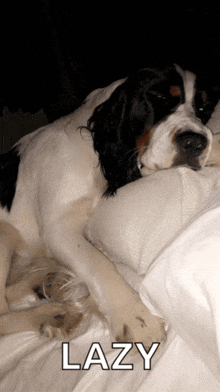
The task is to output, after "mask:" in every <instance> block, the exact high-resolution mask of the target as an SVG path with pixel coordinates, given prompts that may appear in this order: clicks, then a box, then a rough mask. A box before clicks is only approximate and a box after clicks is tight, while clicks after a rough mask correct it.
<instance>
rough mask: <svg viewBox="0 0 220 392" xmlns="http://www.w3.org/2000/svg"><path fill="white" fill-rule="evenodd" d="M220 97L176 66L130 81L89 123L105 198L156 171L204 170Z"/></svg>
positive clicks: (144, 72)
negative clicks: (182, 167) (210, 123)
mask: <svg viewBox="0 0 220 392" xmlns="http://www.w3.org/2000/svg"><path fill="white" fill-rule="evenodd" d="M218 99H219V94H218V91H215V89H214V88H211V87H209V86H207V85H202V83H201V81H200V80H199V79H198V78H196V76H195V75H194V74H193V73H191V72H189V71H183V70H182V69H181V68H180V67H178V66H174V67H171V68H167V69H165V70H163V71H159V70H154V69H142V70H139V71H138V72H137V73H136V74H135V75H132V76H130V77H128V78H127V79H126V80H125V81H124V83H122V84H121V85H120V86H118V87H117V88H116V89H115V91H114V92H113V93H112V95H111V96H110V98H109V99H108V100H107V101H105V102H104V103H102V104H101V105H99V106H98V107H97V108H96V109H95V111H94V113H93V115H92V117H91V118H90V119H89V122H88V127H89V129H90V130H91V132H92V133H93V138H94V148H95V150H96V151H97V152H98V153H99V159H100V165H101V168H102V170H103V173H104V175H105V177H106V179H107V181H108V188H107V191H106V194H113V193H114V192H115V191H116V190H117V189H118V188H119V187H121V186H123V185H125V184H126V183H128V182H131V181H134V180H136V179H137V178H139V177H141V176H143V175H147V174H149V173H151V172H153V171H156V170H159V169H167V168H170V167H172V166H177V165H186V166H188V167H190V168H192V169H193V170H198V169H200V168H202V167H203V166H205V164H206V161H207V159H208V156H209V153H210V150H211V144H212V133H211V131H210V130H209V128H207V127H206V126H205V124H206V122H207V121H208V120H209V118H210V117H211V114H212V112H213V110H214V108H215V106H216V104H217V102H218Z"/></svg>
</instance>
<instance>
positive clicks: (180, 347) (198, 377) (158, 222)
mask: <svg viewBox="0 0 220 392" xmlns="http://www.w3.org/2000/svg"><path fill="white" fill-rule="evenodd" d="M149 185H151V186H149ZM126 187H127V188H126ZM126 187H124V188H122V189H121V190H120V191H119V194H118V196H117V198H115V199H108V200H107V201H103V205H101V206H100V209H99V210H98V213H97V214H96V216H94V217H93V220H92V223H91V222H90V224H89V230H88V232H90V236H91V237H93V238H91V239H92V240H93V241H94V242H95V243H98V245H99V247H102V248H103V249H105V252H107V253H111V254H110V257H111V258H114V259H115V261H116V262H117V263H118V264H117V265H118V266H121V267H119V268H121V272H122V273H123V274H124V275H125V277H126V278H127V279H128V281H129V282H130V283H131V284H132V285H133V286H135V287H136V289H137V288H139V291H140V295H141V298H142V300H143V302H144V303H145V304H146V305H147V306H148V307H149V308H150V309H151V311H152V312H154V313H155V314H159V315H161V316H163V317H164V319H165V321H166V323H167V327H168V338H167V341H166V343H164V344H162V345H161V346H160V347H159V349H158V350H157V352H156V354H155V355H154V357H153V359H152V363H151V370H143V359H142V357H141V356H140V355H139V354H137V355H136V356H135V357H134V358H132V359H130V358H129V357H126V358H125V360H124V362H125V363H133V365H134V368H133V370H120V371H119V370H102V368H101V366H100V365H92V366H91V368H90V370H79V371H76V370H62V350H61V343H60V342H57V341H55V340H48V339H47V338H42V337H41V338H39V336H38V335H37V334H35V333H33V332H26V333H20V334H14V335H10V336H5V337H4V338H1V340H0V372H1V373H0V391H2V392H3V391H6V390H7V391H15V392H24V391H28V392H32V391H33V392H37V391H40V392H44V391H45V392H48V391H51V392H52V391H53V392H61V391H65V392H68V391H74V392H83V391H90V392H91V391H96V392H102V391H103V392H108V391H114V392H116V391H118V392H119V391H120V392H123V391H125V392H128V391H129V392H134V391H138V392H142V391H151V392H159V391H160V392H174V391H175V392H176V391H177V390H178V392H182V391H184V392H185V391H187V392H188V391H192V390H193V391H195V392H197V391H198V392H203V391H204V392H207V391H212V392H215V391H219V390H220V377H219V374H220V372H219V370H220V369H219V365H220V361H219V358H220V352H219V344H220V293H219V281H220V241H219V239H220V189H219V188H220V169H213V168H206V169H204V170H202V171H200V172H197V173H195V172H193V171H191V170H189V169H185V168H178V169H170V170H167V171H164V172H158V173H156V174H154V175H152V176H151V177H148V178H144V179H141V180H139V181H137V182H136V184H134V183H133V184H129V185H127V186H126ZM153 189H154V190H153ZM150 193H151V198H149V196H150ZM162 193H163V195H162ZM134 195H135V197H133V196H134ZM161 196H162V197H161ZM164 197H165V200H164ZM207 200H208V201H207ZM206 201H207V202H206ZM202 203H205V205H204V206H203V207H202V209H201V206H202ZM200 209H201V211H200ZM113 211H114V214H115V215H114V214H113ZM126 211H127V212H126ZM152 211H154V212H153V215H152ZM119 212H120V214H119ZM195 214H196V217H194V216H195ZM106 217H108V219H107V218H106ZM190 217H191V219H192V222H190V223H188V224H187V221H188V220H189V219H190ZM104 218H106V219H104ZM101 222H102V224H101ZM103 222H105V223H103ZM138 222H139V225H138ZM127 224H128V226H129V229H128V230H127V229H126V230H125V232H126V233H125V234H126V235H123V233H122V231H123V226H124V228H125V227H127V226H126V225H127ZM185 224H186V227H185V229H183V228H182V227H183V226H184V225H185ZM140 227H141V229H140ZM179 230H180V234H178V235H177V233H179ZM110 234H111V235H110ZM175 236H176V239H174V241H171V243H170V244H168V243H169V241H170V240H171V239H173V237H175ZM155 242H156V246H155ZM162 248H164V251H161V253H160V254H159V255H158V254H157V253H158V251H160V250H161V249H162ZM126 260H127V261H128V264H129V268H127V267H126V266H125V264H124V263H125V261H126ZM135 269H136V270H137V271H138V273H139V275H138V274H137V273H136V272H135ZM140 274H141V275H140ZM93 342H99V343H100V344H101V347H102V349H103V351H104V353H105V355H106V359H107V361H108V364H109V365H110V364H111V362H112V361H113V360H114V359H115V358H116V354H117V350H112V349H111V342H110V340H109V333H108V330H107V329H106V327H104V326H103V325H102V324H101V322H100V321H98V320H97V319H95V318H94V320H93V322H92V324H91V326H90V328H89V329H88V331H87V333H86V334H84V335H83V336H80V337H78V338H77V339H75V340H73V341H72V342H71V344H70V358H69V363H72V364H77V363H81V364H82V365H83V363H84V361H85V358H86V356H87V353H88V351H89V348H90V346H91V344H92V343H93Z"/></svg>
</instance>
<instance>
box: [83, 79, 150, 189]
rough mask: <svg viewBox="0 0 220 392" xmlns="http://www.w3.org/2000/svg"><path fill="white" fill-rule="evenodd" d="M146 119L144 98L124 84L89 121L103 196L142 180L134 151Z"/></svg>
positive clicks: (99, 107) (98, 108)
mask: <svg viewBox="0 0 220 392" xmlns="http://www.w3.org/2000/svg"><path fill="white" fill-rule="evenodd" d="M136 87H137V86H136ZM147 115H148V113H147V105H146V102H145V99H144V97H141V96H140V94H137V92H136V91H134V90H133V89H132V86H131V85H130V83H129V81H125V82H124V83H123V84H122V85H120V86H119V87H117V89H116V90H115V91H114V92H113V93H112V95H111V97H110V98H109V99H108V100H107V101H105V102H104V103H102V104H101V105H99V106H98V107H97V108H96V109H95V111H94V113H93V115H92V117H91V118H90V119H89V121H88V128H89V130H90V131H91V132H92V134H93V140H94V149H95V150H96V151H97V152H98V154H99V160H100V165H101V168H102V171H103V174H104V176H105V178H106V180H107V181H108V187H107V190H106V192H105V195H112V194H114V193H115V192H116V190H117V189H118V188H120V187H121V186H123V185H125V184H127V183H129V182H131V181H134V180H136V179H138V178H140V177H141V175H140V171H139V169H138V167H137V150H136V148H135V147H136V140H137V139H138V137H140V136H141V135H142V134H143V131H144V123H145V121H146V117H147Z"/></svg>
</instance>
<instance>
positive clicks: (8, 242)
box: [0, 221, 22, 314]
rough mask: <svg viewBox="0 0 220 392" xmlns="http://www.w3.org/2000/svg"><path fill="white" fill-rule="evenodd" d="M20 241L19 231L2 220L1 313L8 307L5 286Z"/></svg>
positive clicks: (0, 234)
mask: <svg viewBox="0 0 220 392" xmlns="http://www.w3.org/2000/svg"><path fill="white" fill-rule="evenodd" d="M18 242H20V243H22V241H21V238H20V235H19V233H18V231H17V230H16V229H15V228H14V227H13V226H12V225H11V224H10V223H7V222H4V221H0V314H1V313H4V312H6V311H7V309H8V305H7V301H6V298H5V286H6V280H7V277H8V272H9V268H10V265H11V258H12V255H13V252H14V250H15V248H16V246H17V244H18Z"/></svg>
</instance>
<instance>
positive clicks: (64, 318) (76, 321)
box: [40, 311, 83, 340]
mask: <svg viewBox="0 0 220 392" xmlns="http://www.w3.org/2000/svg"><path fill="white" fill-rule="evenodd" d="M82 321H83V314H82V313H80V312H77V311H76V312H75V313H72V314H70V313H65V314H57V315H55V316H53V317H51V318H50V319H48V320H47V321H46V322H45V323H43V324H42V325H41V328H40V332H41V334H44V335H45V336H47V337H48V338H56V339H58V340H63V339H70V338H72V337H74V336H75V335H76V332H77V330H78V328H79V327H80V325H81V323H82Z"/></svg>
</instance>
